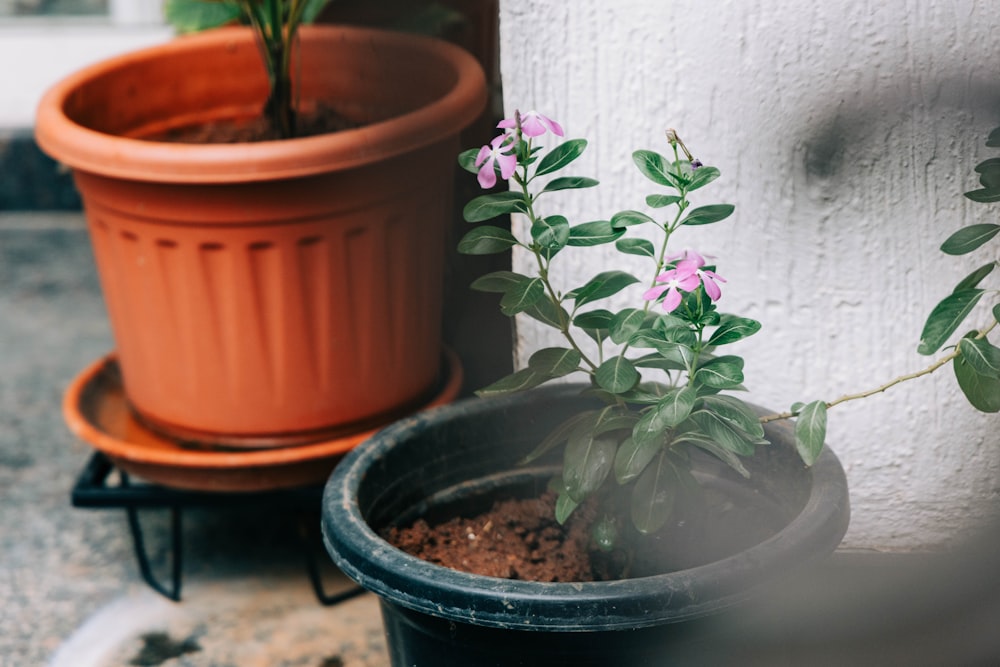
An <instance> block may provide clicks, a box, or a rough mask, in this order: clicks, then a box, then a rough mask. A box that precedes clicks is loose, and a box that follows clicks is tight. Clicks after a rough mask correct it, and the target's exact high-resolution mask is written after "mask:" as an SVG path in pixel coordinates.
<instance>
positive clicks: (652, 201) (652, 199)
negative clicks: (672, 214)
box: [646, 195, 681, 208]
mask: <svg viewBox="0 0 1000 667" xmlns="http://www.w3.org/2000/svg"><path fill="white" fill-rule="evenodd" d="M680 200H681V198H680V197H678V196H677V195H648V196H647V197H646V206H649V207H650V208H666V207H667V206H670V205H671V204H676V203H677V202H679V201H680Z"/></svg>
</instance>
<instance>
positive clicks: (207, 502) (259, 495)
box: [72, 452, 364, 606]
mask: <svg viewBox="0 0 1000 667" xmlns="http://www.w3.org/2000/svg"><path fill="white" fill-rule="evenodd" d="M114 469H115V467H114V466H113V465H112V464H111V462H110V461H109V460H108V459H107V457H106V456H104V454H102V453H101V452H95V453H94V454H93V456H91V458H90V459H89V460H88V461H87V464H86V466H84V468H83V470H82V471H81V472H80V475H79V476H78V477H77V480H76V484H75V485H74V486H73V492H72V502H73V506H74V507H82V508H91V509H107V508H123V509H125V512H126V515H127V517H128V525H129V531H130V532H131V534H132V544H133V546H134V548H135V556H136V560H137V562H138V565H139V573H140V574H141V575H142V578H143V580H144V581H145V582H146V583H147V584H148V585H149V586H150V587H151V588H152V589H153V590H155V591H156V592H157V593H160V594H161V595H163V596H164V597H167V598H169V599H171V600H173V601H175V602H179V601H180V599H181V583H182V582H181V580H182V578H183V568H182V555H183V539H182V536H183V531H182V523H183V512H184V510H185V509H187V508H195V507H226V506H240V507H243V506H247V505H251V504H265V503H266V504H267V505H268V506H271V507H279V508H284V509H287V510H289V511H296V512H300V513H302V514H300V516H299V526H298V528H299V530H298V535H299V538H300V542H301V546H302V551H303V554H304V557H305V564H306V571H307V573H308V576H309V581H310V583H311V584H312V588H313V592H314V593H315V594H316V599H317V600H318V601H319V602H320V604H322V605H325V606H330V605H335V604H337V603H340V602H343V601H345V600H349V599H351V598H353V597H356V596H358V595H360V594H361V593H364V589H363V588H361V587H360V586H352V587H351V588H349V589H347V590H345V591H341V592H338V593H332V594H331V593H327V592H326V590H325V588H324V586H323V579H322V576H321V574H320V567H319V563H318V562H317V559H316V555H315V550H314V549H313V548H312V547H313V543H314V540H315V538H316V536H317V526H315V525H314V524H313V522H307V521H306V520H305V517H304V516H303V514H304V513H305V512H308V511H309V510H314V509H316V508H318V507H319V505H320V499H321V497H322V494H323V488H322V486H311V487H304V488H297V489H281V490H276V491H263V492H241V493H211V492H201V491H182V490H177V489H168V488H165V487H162V486H156V485H149V484H142V485H133V484H131V483H130V481H129V476H128V474H127V473H126V472H125V471H123V470H119V471H118V474H119V480H120V481H119V483H118V484H117V485H112V484H110V483H109V477H110V474H111V472H112V471H113V470H114ZM140 509H165V510H169V512H170V566H171V567H170V584H169V586H165V585H164V584H162V583H161V582H160V581H158V580H157V579H156V577H155V576H154V575H153V570H152V567H151V565H150V561H149V556H148V554H147V552H146V546H145V542H144V539H143V533H142V527H141V525H140V524H139V510H140Z"/></svg>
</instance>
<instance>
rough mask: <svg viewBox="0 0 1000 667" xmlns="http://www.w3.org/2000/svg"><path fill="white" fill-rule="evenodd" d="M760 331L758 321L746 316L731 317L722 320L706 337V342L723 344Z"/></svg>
mask: <svg viewBox="0 0 1000 667" xmlns="http://www.w3.org/2000/svg"><path fill="white" fill-rule="evenodd" d="M758 331H760V322H758V321H757V320H751V319H749V318H746V317H733V318H730V319H727V320H725V321H723V323H722V324H721V325H720V326H719V328H718V329H716V330H715V331H714V332H713V333H712V336H711V337H710V338H709V339H708V344H709V345H710V346H712V345H725V344H727V343H734V342H736V341H738V340H742V339H744V338H747V337H748V336H752V335H754V334H755V333H757V332H758Z"/></svg>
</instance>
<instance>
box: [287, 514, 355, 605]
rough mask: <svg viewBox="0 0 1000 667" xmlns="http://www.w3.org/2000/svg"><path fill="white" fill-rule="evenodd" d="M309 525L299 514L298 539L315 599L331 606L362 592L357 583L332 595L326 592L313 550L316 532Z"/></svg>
mask: <svg viewBox="0 0 1000 667" xmlns="http://www.w3.org/2000/svg"><path fill="white" fill-rule="evenodd" d="M310 525H311V524H310V523H309V522H308V521H306V519H305V517H303V516H301V515H300V516H299V541H300V542H301V544H302V552H303V553H304V554H305V558H306V570H308V572H309V581H310V583H312V587H313V592H314V593H315V594H316V599H317V600H319V603H320V604H321V605H323V606H324V607H332V606H333V605H335V604H339V603H341V602H345V601H347V600H350V599H351V598H354V597H357V596H359V595H361V594H362V593H364V592H365V589H364V588H362V587H361V586H357V585H355V586H353V587H351V588H348V589H347V590H343V591H340V592H339V593H333V594H332V595H331V594H329V593H327V592H326V589H325V588H324V586H323V577H322V575H321V574H320V571H319V563H318V562H317V560H316V554H315V553H314V552H313V546H314V545H313V540H312V539H311V538H313V537H314V536H315V534H316V533H315V530H314V529H310Z"/></svg>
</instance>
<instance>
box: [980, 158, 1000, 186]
mask: <svg viewBox="0 0 1000 667" xmlns="http://www.w3.org/2000/svg"><path fill="white" fill-rule="evenodd" d="M976 173H977V174H979V182H980V184H982V186H983V187H984V188H986V189H990V190H993V189H997V188H1000V158H997V157H991V158H990V159H988V160H983V161H982V162H980V163H979V164H977V165H976Z"/></svg>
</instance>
